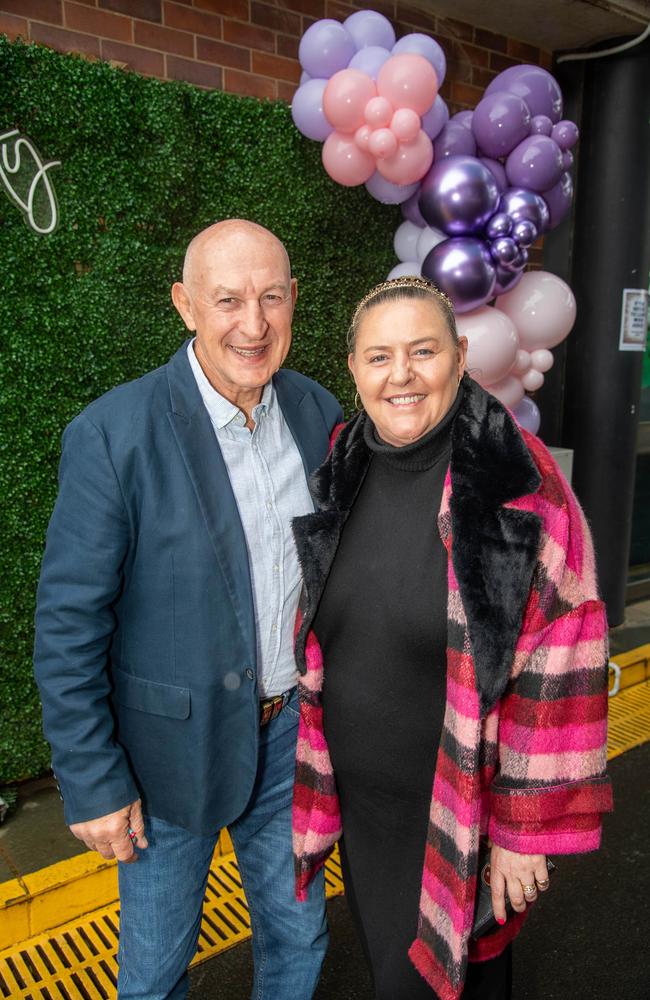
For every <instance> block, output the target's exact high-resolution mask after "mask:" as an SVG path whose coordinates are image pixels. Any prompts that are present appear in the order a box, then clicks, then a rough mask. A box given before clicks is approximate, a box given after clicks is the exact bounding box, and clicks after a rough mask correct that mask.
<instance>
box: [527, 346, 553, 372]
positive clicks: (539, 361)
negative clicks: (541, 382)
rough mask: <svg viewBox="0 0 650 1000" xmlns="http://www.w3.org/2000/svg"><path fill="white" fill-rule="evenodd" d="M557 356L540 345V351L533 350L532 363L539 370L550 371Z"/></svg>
mask: <svg viewBox="0 0 650 1000" xmlns="http://www.w3.org/2000/svg"><path fill="white" fill-rule="evenodd" d="M554 360H555V358H554V357H553V355H552V354H551V352H550V351H547V350H546V348H545V347H540V349H539V350H538V351H533V352H532V354H531V356H530V363H531V365H532V367H533V368H536V369H537V371H538V372H548V371H550V370H551V368H552V367H553V362H554Z"/></svg>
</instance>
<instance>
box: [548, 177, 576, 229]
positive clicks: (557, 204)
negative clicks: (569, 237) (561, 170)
mask: <svg viewBox="0 0 650 1000" xmlns="http://www.w3.org/2000/svg"><path fill="white" fill-rule="evenodd" d="M542 197H543V198H544V201H545V202H546V205H547V207H548V211H549V223H548V227H547V228H548V229H555V227H556V226H559V225H560V223H561V222H562V220H563V219H564V218H565V216H566V215H567V214H568V212H569V209H570V208H571V202H572V201H573V181H572V180H571V174H562V176H561V177H560V179H559V181H558V182H557V184H555V185H554V186H553V187H552V188H551V189H550V190H549V191H544V192H543V194H542Z"/></svg>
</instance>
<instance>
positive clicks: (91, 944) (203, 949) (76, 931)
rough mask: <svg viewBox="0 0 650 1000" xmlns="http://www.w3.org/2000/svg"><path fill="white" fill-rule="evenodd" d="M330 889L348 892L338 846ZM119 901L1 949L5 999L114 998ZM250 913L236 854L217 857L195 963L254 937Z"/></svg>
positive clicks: (0, 998) (0, 989)
mask: <svg viewBox="0 0 650 1000" xmlns="http://www.w3.org/2000/svg"><path fill="white" fill-rule="evenodd" d="M325 885H326V891H327V895H328V897H329V896H337V895H340V894H341V893H342V892H343V879H342V877H341V865H340V862H339V857H338V851H335V852H334V854H333V855H332V857H331V858H330V859H329V861H328V862H327V866H326V869H325ZM119 926H120V909H119V904H118V903H113V904H111V906H106V907H104V909H102V910H96V911H95V912H94V913H90V914H87V915H86V916H84V917H80V918H78V919H77V920H74V921H71V922H70V923H69V924H64V925H63V926H62V927H58V928H57V929H56V932H52V931H51V932H50V933H48V934H41V935H39V936H38V937H34V938H31V939H30V940H29V941H25V942H24V943H23V944H21V945H14V947H12V948H9V949H7V950H6V951H4V952H0V1000H4V998H5V997H11V998H12V1000H97V998H99V997H101V998H102V1000H109V998H110V1000H113V998H114V997H115V995H116V984H117V959H116V956H117V944H118V939H119ZM250 933H251V930H250V919H249V916H248V907H247V905H246V898H245V896H244V890H243V889H242V884H241V880H240V878H239V871H238V869H237V861H236V859H235V855H234V854H226V855H222V856H220V857H215V858H214V859H213V861H212V865H211V868H210V875H209V877H208V886H207V889H206V893H205V901H204V906H203V922H202V924H201V931H200V933H199V943H198V947H197V952H196V955H195V956H194V959H193V961H192V965H198V963H199V962H205V961H206V960H207V959H209V958H212V957H213V956H214V955H217V954H218V953H219V952H220V951H225V950H226V949H227V948H232V947H233V945H235V944H238V943H239V942H240V941H244V940H245V939H246V938H248V937H250Z"/></svg>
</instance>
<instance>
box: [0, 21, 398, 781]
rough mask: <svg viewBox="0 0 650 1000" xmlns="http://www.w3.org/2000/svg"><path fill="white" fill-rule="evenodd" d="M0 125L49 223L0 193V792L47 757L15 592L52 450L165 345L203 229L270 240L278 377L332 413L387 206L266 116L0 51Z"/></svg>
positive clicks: (170, 348)
mask: <svg viewBox="0 0 650 1000" xmlns="http://www.w3.org/2000/svg"><path fill="white" fill-rule="evenodd" d="M0 79H1V80H2V87H1V88H0V109H1V111H0V130H2V131H3V132H4V131H7V130H8V129H10V128H18V129H19V130H20V131H21V132H23V133H26V134H27V135H28V136H30V137H31V139H32V140H33V142H34V143H35V145H36V146H37V147H38V149H39V151H40V153H41V155H42V156H43V158H44V159H45V160H48V161H49V160H54V159H56V160H61V161H62V165H61V166H60V167H55V168H53V170H52V171H51V174H50V176H51V177H52V179H53V182H54V186H55V188H56V192H57V197H58V202H59V210H60V220H61V221H60V225H59V228H58V229H57V230H56V232H54V233H53V234H51V235H49V236H39V235H36V234H35V233H33V232H32V231H31V230H30V229H29V228H28V227H27V225H26V224H25V223H24V221H23V218H22V216H21V214H20V212H19V211H18V210H17V209H16V207H15V206H14V205H13V204H12V203H11V202H10V201H9V199H8V198H6V197H5V196H4V195H3V194H1V193H0V255H1V256H0V259H1V261H2V271H3V282H2V287H3V292H2V295H1V296H0V330H1V338H2V340H1V352H2V353H1V361H0V392H1V408H2V424H1V428H0V452H1V459H2V462H1V471H0V476H1V479H0V497H1V502H2V523H3V545H2V553H1V559H2V565H1V570H2V595H1V598H0V627H1V629H2V635H1V647H0V656H1V661H0V671H1V672H0V720H1V721H0V784H1V783H2V782H10V781H16V780H19V779H21V778H25V777H29V776H33V775H36V774H39V773H40V772H42V771H43V770H44V769H45V768H47V766H48V764H49V753H48V749H47V746H46V745H45V743H44V742H43V739H42V736H41V730H40V709H39V701H38V694H37V691H36V688H35V686H34V683H33V681H32V675H31V653H32V641H33V628H32V618H33V608H34V594H35V588H36V583H37V578H38V570H39V563H40V559H41V555H42V550H43V540H44V535H45V529H46V526H47V521H48V518H49V514H50V511H51V509H52V504H53V502H54V497H55V492H56V469H57V464H58V457H59V442H60V436H61V432H62V430H63V427H64V426H65V424H66V423H67V422H68V421H69V420H70V419H71V418H72V417H73V416H74V415H75V414H76V413H78V412H79V411H80V410H81V409H82V407H83V406H85V405H86V404H87V403H88V402H89V401H90V400H92V399H94V398H95V397H96V396H98V395H100V394H101V393H103V392H105V391H106V390H107V389H109V388H111V387H112V386H114V385H116V384H117V383H119V382H123V381H125V380H128V379H131V378H135V377H137V376H138V375H141V374H142V373H143V372H145V371H147V370H149V369H151V368H153V367H156V366H157V365H159V364H161V363H163V362H164V361H166V360H167V359H168V358H169V357H170V355H171V354H172V353H173V352H174V351H175V350H176V348H177V347H178V346H179V344H180V343H181V342H182V340H183V339H184V336H185V333H184V328H183V326H182V324H181V321H180V318H179V317H178V315H177V314H176V312H175V310H174V309H173V307H172V305H171V303H170V300H169V287H170V285H171V283H172V281H174V280H176V279H177V278H178V277H179V276H180V272H181V265H182V259H183V254H184V250H185V247H186V245H187V243H188V241H189V239H190V238H191V237H192V235H193V234H194V233H196V232H198V231H199V230H200V229H202V228H203V227H204V226H206V225H208V224H209V223H211V222H213V221H215V220H217V219H220V218H228V217H244V218H251V219H255V220H256V221H258V222H260V223H262V224H263V225H265V226H268V227H269V228H270V229H272V230H273V231H274V232H275V233H277V234H278V235H279V236H280V238H281V239H282V240H284V242H285V244H286V246H287V248H288V250H289V254H290V256H291V260H292V265H293V270H294V274H295V275H296V276H297V278H298V281H299V289H300V294H299V298H298V305H297V309H296V315H295V323H294V334H295V337H294V346H293V348H292V352H291V355H290V358H289V360H288V362H287V363H288V364H289V365H290V366H292V367H295V368H297V369H299V370H300V371H303V372H305V373H306V374H308V375H311V376H312V377H314V378H316V379H318V380H319V381H320V382H322V383H323V384H324V385H326V386H327V387H328V388H330V389H331V390H332V391H333V392H335V393H336V394H337V395H338V396H339V398H340V399H341V401H342V402H343V404H344V406H346V407H347V409H348V410H349V409H350V404H351V398H352V392H351V382H350V379H349V376H348V374H347V370H346V365H345V350H344V334H345V329H346V326H347V323H348V320H349V317H350V313H351V309H352V307H353V305H354V303H355V301H356V300H357V299H358V298H359V297H361V295H362V294H363V293H364V292H365V291H366V290H367V289H368V288H369V287H370V286H371V285H372V284H373V283H375V282H376V281H379V280H382V279H383V277H384V276H385V275H386V273H387V271H388V270H389V268H390V267H391V266H392V263H393V253H392V239H391V236H392V233H393V232H394V229H395V227H396V225H397V221H398V214H399V213H398V210H397V209H395V208H389V207H386V206H381V205H379V204H378V203H377V202H375V201H373V199H372V198H370V196H369V195H368V194H367V193H366V191H365V189H364V188H363V187H362V188H357V189H354V190H348V189H344V188H342V187H340V186H338V185H336V184H334V183H333V182H332V181H330V180H329V178H328V177H327V176H326V174H325V172H324V170H323V168H322V166H321V163H320V145H318V144H317V143H312V142H309V141H308V140H306V139H304V138H303V137H302V136H301V135H300V134H299V133H298V132H297V130H296V129H295V128H294V126H293V124H292V122H291V116H290V113H289V109H288V107H287V106H286V105H285V104H282V103H279V102H277V103H271V102H260V101H257V100H254V99H250V98H242V97H237V96H234V95H230V94H224V93H221V92H216V91H215V92H206V91H202V90H198V89H196V88H194V87H192V86H190V85H188V84H183V83H162V82H160V81H158V80H148V79H145V78H143V77H140V76H138V75H137V74H134V73H124V72H122V71H119V70H114V69H112V68H111V67H110V66H108V65H106V64H103V63H90V62H87V61H85V60H82V59H80V58H76V57H72V56H62V55H59V54H58V53H55V52H53V51H50V50H49V49H45V48H40V47H37V46H26V45H23V44H22V43H14V44H11V43H9V42H7V41H6V40H5V39H2V38H0Z"/></svg>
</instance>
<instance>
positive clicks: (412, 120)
mask: <svg viewBox="0 0 650 1000" xmlns="http://www.w3.org/2000/svg"><path fill="white" fill-rule="evenodd" d="M390 127H391V129H392V130H393V132H394V133H395V135H396V137H397V138H398V139H399V141H400V142H413V140H414V139H415V138H416V137H417V134H418V132H419V131H420V128H421V122H420V116H419V115H418V114H417V112H415V111H412V110H411V108H398V109H397V111H396V112H395V114H394V115H393V117H392V120H391V123H390Z"/></svg>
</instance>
